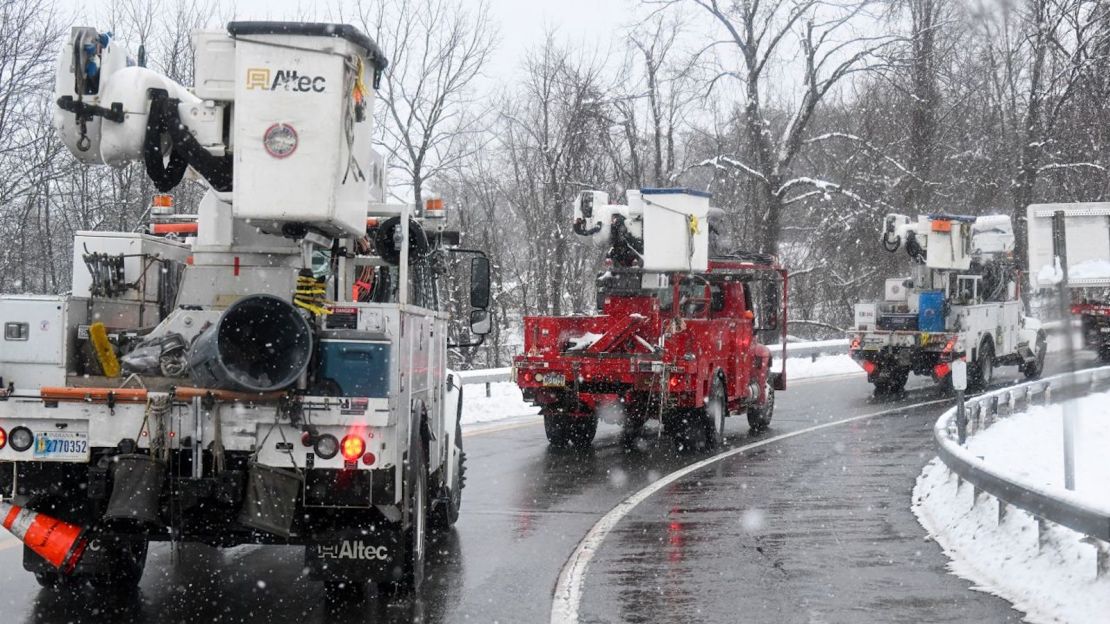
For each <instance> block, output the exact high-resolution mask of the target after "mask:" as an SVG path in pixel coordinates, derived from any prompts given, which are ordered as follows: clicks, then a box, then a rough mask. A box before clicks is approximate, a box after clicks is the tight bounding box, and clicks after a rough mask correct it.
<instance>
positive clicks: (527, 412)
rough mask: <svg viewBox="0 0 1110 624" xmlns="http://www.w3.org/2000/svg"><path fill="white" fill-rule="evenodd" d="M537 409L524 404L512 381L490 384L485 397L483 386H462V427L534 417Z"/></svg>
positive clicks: (518, 390)
mask: <svg viewBox="0 0 1110 624" xmlns="http://www.w3.org/2000/svg"><path fill="white" fill-rule="evenodd" d="M539 413H540V411H539V409H538V408H536V407H533V406H532V405H531V404H529V403H527V402H525V400H524V397H523V396H521V394H520V388H518V387H517V385H516V383H514V382H512V381H499V382H496V383H492V384H490V396H488V397H487V396H486V386H485V384H472V385H467V386H463V416H462V422H463V424H464V425H472V424H475V423H484V422H490V421H493V420H504V419H506V418H513V417H518V416H519V417H523V416H535V415H536V414H539Z"/></svg>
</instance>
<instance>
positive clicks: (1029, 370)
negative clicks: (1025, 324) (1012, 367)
mask: <svg viewBox="0 0 1110 624" xmlns="http://www.w3.org/2000/svg"><path fill="white" fill-rule="evenodd" d="M1047 353H1048V338H1047V337H1046V336H1045V333H1044V332H1043V331H1038V332H1037V342H1036V344H1035V345H1033V361H1032V362H1028V363H1026V364H1022V365H1021V372H1022V373H1023V374H1024V375H1025V378H1026V379H1037V378H1039V377H1040V376H1041V373H1043V372H1044V358H1045V354H1047Z"/></svg>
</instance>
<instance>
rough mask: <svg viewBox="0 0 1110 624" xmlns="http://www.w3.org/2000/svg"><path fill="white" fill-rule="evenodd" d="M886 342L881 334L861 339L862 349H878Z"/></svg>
mask: <svg viewBox="0 0 1110 624" xmlns="http://www.w3.org/2000/svg"><path fill="white" fill-rule="evenodd" d="M885 344H886V338H883V337H882V336H868V337H866V338H864V339H863V350H864V351H878V350H879V349H882V348H883V345H885Z"/></svg>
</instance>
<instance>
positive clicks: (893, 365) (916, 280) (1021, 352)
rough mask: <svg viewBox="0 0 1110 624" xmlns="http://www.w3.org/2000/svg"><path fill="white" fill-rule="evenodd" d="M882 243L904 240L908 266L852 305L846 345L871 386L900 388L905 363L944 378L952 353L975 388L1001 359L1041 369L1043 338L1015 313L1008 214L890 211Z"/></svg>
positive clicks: (889, 245) (1033, 371) (1030, 373)
mask: <svg viewBox="0 0 1110 624" xmlns="http://www.w3.org/2000/svg"><path fill="white" fill-rule="evenodd" d="M881 244H882V246H883V248H884V249H886V250H887V251H889V252H892V253H893V252H896V251H898V250H899V249H905V250H906V252H907V253H908V254H909V256H910V258H911V262H912V266H911V271H910V275H908V276H905V277H896V278H891V279H888V280H886V288H885V296H884V298H883V301H881V302H868V303H858V304H856V307H855V317H856V318H855V329H854V330H853V332H852V333H853V335H852V339H851V343H850V347H849V353H850V354H851V356H852V358H853V359H855V360H856V361H857V362H858V363H859V364H860V366H862V367H863V369H864V370H865V371H867V379H868V381H870V382H871V383H872V384H874V385H875V391H876V393H880V394H881V393H890V392H900V391H901V390H902V389H903V388H904V387H905V385H906V380H907V379H908V378H909V375H910V373H911V372H912V373H915V374H918V375H929V376H931V377H933V379H934V380H935V381H937V382H938V383H940V384H942V385H948V384H950V383H951V367H950V364H951V362H952V361H953V360H954V359H957V358H965V359H966V360H967V364H968V377H969V381H970V383H971V385H972V387H973V388H977V389H983V388H986V387H987V386H989V385H990V383H991V380H992V379H993V377H994V367H995V366H998V365H1017V366H1019V367H1020V368H1021V370H1022V372H1023V373H1024V374H1025V375H1026V377H1030V378H1033V377H1037V376H1039V375H1040V374H1041V370H1042V369H1043V367H1044V357H1045V353H1046V351H1047V341H1046V339H1045V335H1044V333H1043V332H1042V331H1041V330H1040V323H1039V322H1038V321H1037V320H1036V319H1032V318H1028V317H1025V316H1024V315H1023V313H1022V303H1021V300H1020V296H1019V291H1018V284H1019V280H1018V273H1017V270H1016V268H1015V265H1014V262H1013V244H1014V235H1013V227H1012V225H1011V223H1010V219H1009V217H1006V216H1004V215H990V216H982V217H963V216H953V215H930V216H919V217H918V218H917V219H916V220H912V219H910V218H909V217H907V216H904V215H898V214H890V215H887V216H886V219H885V221H884V226H883V232H882V238H881Z"/></svg>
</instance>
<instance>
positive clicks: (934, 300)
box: [917, 290, 944, 332]
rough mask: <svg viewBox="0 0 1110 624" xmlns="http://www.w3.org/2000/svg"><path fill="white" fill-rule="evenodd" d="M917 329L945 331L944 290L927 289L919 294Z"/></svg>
mask: <svg viewBox="0 0 1110 624" xmlns="http://www.w3.org/2000/svg"><path fill="white" fill-rule="evenodd" d="M917 329H918V330H919V331H928V332H941V331H944V291H942V290H926V291H923V292H921V293H920V294H919V295H918V304H917Z"/></svg>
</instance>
